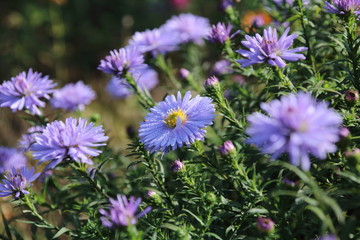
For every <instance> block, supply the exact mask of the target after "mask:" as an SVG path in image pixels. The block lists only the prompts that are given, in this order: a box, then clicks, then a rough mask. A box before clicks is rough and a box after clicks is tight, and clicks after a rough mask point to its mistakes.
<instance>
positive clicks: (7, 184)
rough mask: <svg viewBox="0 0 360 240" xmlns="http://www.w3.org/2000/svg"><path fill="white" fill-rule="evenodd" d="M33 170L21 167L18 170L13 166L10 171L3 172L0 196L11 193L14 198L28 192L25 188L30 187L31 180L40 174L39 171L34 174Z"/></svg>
mask: <svg viewBox="0 0 360 240" xmlns="http://www.w3.org/2000/svg"><path fill="white" fill-rule="evenodd" d="M34 172H35V169H34V168H32V169H27V168H26V167H21V168H20V169H18V170H16V169H15V168H13V169H12V171H11V172H9V173H8V174H5V179H3V180H2V183H1V184H0V197H6V196H9V195H13V196H14V198H15V199H18V198H19V197H20V196H21V195H24V194H29V191H27V190H26V189H27V188H29V187H31V186H32V184H31V182H33V181H35V179H37V178H38V177H39V175H40V173H35V174H34Z"/></svg>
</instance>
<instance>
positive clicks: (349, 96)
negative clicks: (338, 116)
mask: <svg viewBox="0 0 360 240" xmlns="http://www.w3.org/2000/svg"><path fill="white" fill-rule="evenodd" d="M358 100H359V93H358V91H356V90H354V89H350V90H347V91H346V92H345V101H347V102H349V103H356V102H357V101H358Z"/></svg>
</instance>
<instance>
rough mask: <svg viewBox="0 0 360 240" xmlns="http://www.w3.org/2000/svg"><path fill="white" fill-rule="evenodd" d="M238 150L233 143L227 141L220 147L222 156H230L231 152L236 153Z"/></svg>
mask: <svg viewBox="0 0 360 240" xmlns="http://www.w3.org/2000/svg"><path fill="white" fill-rule="evenodd" d="M235 150H236V149H235V146H234V144H233V143H232V141H230V140H228V141H225V142H224V143H223V145H221V146H220V147H219V152H220V153H221V154H222V155H228V154H229V153H230V152H234V151H235Z"/></svg>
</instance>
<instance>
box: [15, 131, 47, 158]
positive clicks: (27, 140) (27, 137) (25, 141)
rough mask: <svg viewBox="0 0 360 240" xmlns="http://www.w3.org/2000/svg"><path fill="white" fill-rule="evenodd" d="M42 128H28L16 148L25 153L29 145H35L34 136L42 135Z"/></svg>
mask: <svg viewBox="0 0 360 240" xmlns="http://www.w3.org/2000/svg"><path fill="white" fill-rule="evenodd" d="M44 128H45V127H44V126H33V127H30V128H29V129H28V130H27V131H26V133H25V134H23V135H22V136H21V138H20V140H19V142H18V148H19V149H20V151H22V152H26V151H28V150H29V149H30V147H31V145H33V144H34V143H35V136H37V135H39V134H41V133H42V131H43V130H44Z"/></svg>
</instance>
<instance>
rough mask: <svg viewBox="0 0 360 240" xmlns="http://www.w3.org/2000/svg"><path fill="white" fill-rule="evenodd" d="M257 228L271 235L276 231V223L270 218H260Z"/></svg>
mask: <svg viewBox="0 0 360 240" xmlns="http://www.w3.org/2000/svg"><path fill="white" fill-rule="evenodd" d="M257 228H258V229H259V231H261V232H266V233H270V232H272V231H274V229H275V223H274V222H273V220H271V219H270V218H263V217H258V219H257Z"/></svg>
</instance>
